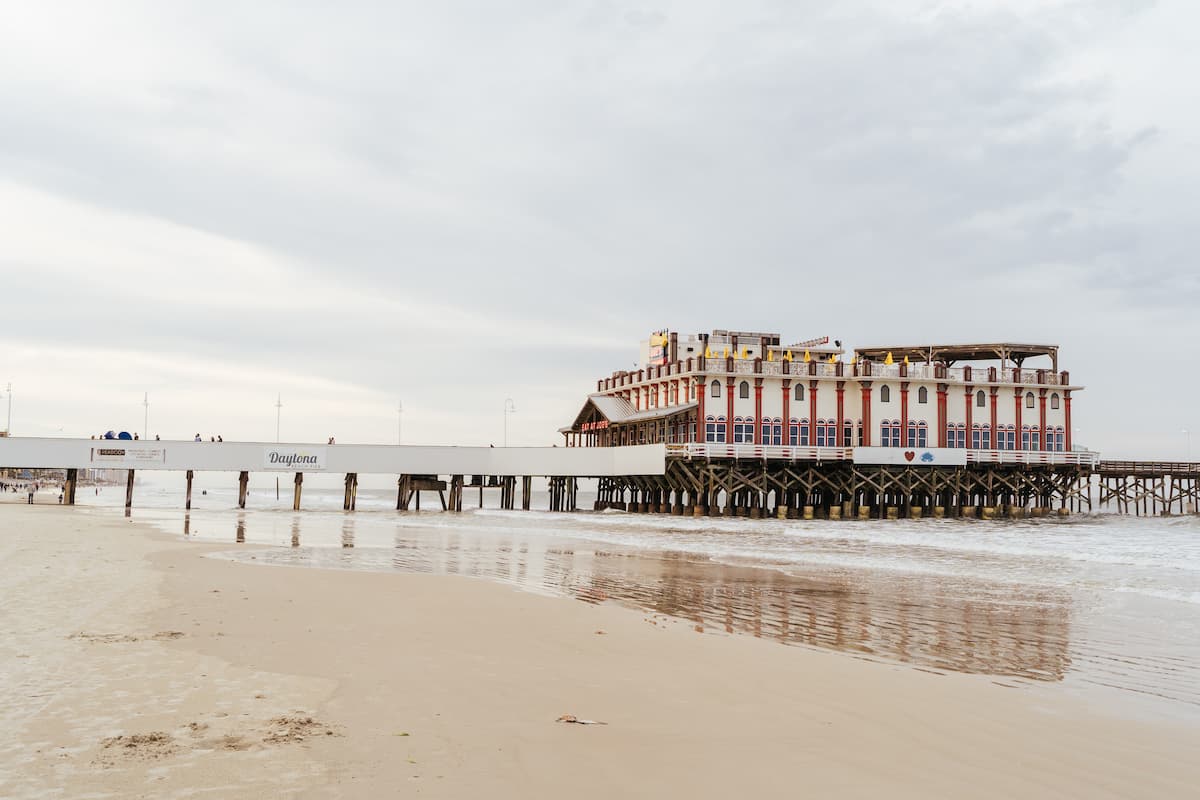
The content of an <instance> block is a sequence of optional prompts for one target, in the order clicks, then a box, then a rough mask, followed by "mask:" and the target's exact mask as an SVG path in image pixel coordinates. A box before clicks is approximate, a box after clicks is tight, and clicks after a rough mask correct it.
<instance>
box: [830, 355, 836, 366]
mask: <svg viewBox="0 0 1200 800" xmlns="http://www.w3.org/2000/svg"><path fill="white" fill-rule="evenodd" d="M829 363H830V364H836V363H837V353H830V354H829Z"/></svg>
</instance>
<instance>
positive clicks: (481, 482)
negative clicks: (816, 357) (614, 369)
mask: <svg viewBox="0 0 1200 800" xmlns="http://www.w3.org/2000/svg"><path fill="white" fill-rule="evenodd" d="M0 466H4V467H7V468H16V469H55V470H65V472H66V482H65V486H64V491H63V502H64V503H65V504H68V505H72V504H74V502H75V492H76V488H77V485H78V475H79V470H81V469H127V470H128V477H127V481H126V487H125V508H126V509H127V510H128V509H130V508H132V506H133V495H134V476H135V474H136V473H137V472H138V471H140V470H151V471H176V472H181V473H183V474H184V480H185V481H186V486H187V493H186V496H185V497H186V499H185V507H186V508H191V500H192V481H193V478H194V476H195V473H196V472H201V471H208V472H230V473H237V475H238V478H237V481H238V506H239V507H242V508H244V507H245V505H246V494H247V487H248V485H249V479H250V474H251V473H252V472H271V473H275V474H290V475H292V484H293V501H292V507H293V508H294V509H295V510H297V511H299V510H300V508H301V499H302V494H303V486H304V475H305V474H306V473H333V474H341V475H344V476H345V478H344V480H345V500H344V503H343V508H344V509H345V510H346V511H353V510H354V509H355V505H356V498H357V493H358V476H359V475H363V474H376V475H379V474H390V475H396V476H397V479H396V508H397V509H399V510H407V509H409V508H413V507H414V506H415V508H416V509H418V510H419V509H420V507H421V493H422V492H435V493H436V494H437V495H438V498H439V500H440V502H441V507H442V509H443V510H448V511H461V510H462V498H463V493H464V492H465V491H467V490H469V489H472V488H474V489H477V490H478V491H479V493H480V500H481V501H482V498H483V491H484V489H488V488H492V489H498V490H499V491H500V507H501V508H509V509H512V508H515V507H516V504H517V487H518V485H519V486H520V504H521V508H522V509H524V510H529V509H530V507H531V500H530V498H531V492H532V484H533V478H534V477H541V478H546V479H547V480H548V481H549V489H550V503H549V510H551V511H574V510H576V508H577V504H578V482H579V479H580V478H605V477H616V476H622V477H629V476H638V475H662V474H664V472H665V471H666V448H665V447H664V446H663V445H661V444H649V445H634V446H629V447H612V448H604V449H598V448H597V449H583V448H569V447H417V446H400V445H361V444H331V445H319V444H309V443H303V442H299V443H279V444H271V443H267V442H189V441H157V440H156V441H149V440H122V439H53V438H7V437H4V438H0ZM443 476H445V480H443ZM447 491H448V492H449V497H448V498H447Z"/></svg>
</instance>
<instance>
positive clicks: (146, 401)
mask: <svg viewBox="0 0 1200 800" xmlns="http://www.w3.org/2000/svg"><path fill="white" fill-rule="evenodd" d="M142 408H143V409H145V412H146V413H145V414H144V415H143V416H142V438H143V439H149V438H150V393H149V392H146V393H145V394H144V395H143V396H142Z"/></svg>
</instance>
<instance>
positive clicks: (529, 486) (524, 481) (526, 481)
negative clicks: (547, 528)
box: [521, 475, 533, 511]
mask: <svg viewBox="0 0 1200 800" xmlns="http://www.w3.org/2000/svg"><path fill="white" fill-rule="evenodd" d="M532 493H533V478H532V477H531V476H529V475H526V476H525V477H523V478H521V510H522V511H528V510H529V504H530V495H531V494H532Z"/></svg>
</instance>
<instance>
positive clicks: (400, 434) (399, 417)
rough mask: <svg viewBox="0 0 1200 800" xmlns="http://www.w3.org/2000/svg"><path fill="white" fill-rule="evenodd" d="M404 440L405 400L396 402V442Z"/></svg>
mask: <svg viewBox="0 0 1200 800" xmlns="http://www.w3.org/2000/svg"><path fill="white" fill-rule="evenodd" d="M403 442H404V401H403V400H401V401H399V402H398V403H397V404H396V444H397V445H399V444H402V443H403Z"/></svg>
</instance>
